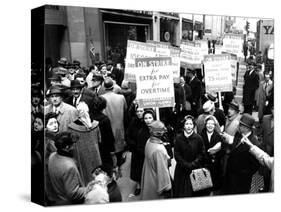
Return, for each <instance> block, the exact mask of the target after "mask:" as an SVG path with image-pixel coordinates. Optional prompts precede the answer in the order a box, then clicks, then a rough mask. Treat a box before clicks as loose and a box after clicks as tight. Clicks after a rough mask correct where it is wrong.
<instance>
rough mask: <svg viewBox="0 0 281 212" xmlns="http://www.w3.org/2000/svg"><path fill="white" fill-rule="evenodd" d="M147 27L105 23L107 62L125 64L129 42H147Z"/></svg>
mask: <svg viewBox="0 0 281 212" xmlns="http://www.w3.org/2000/svg"><path fill="white" fill-rule="evenodd" d="M147 32H148V26H147V25H133V24H132V25H129V24H116V23H105V43H106V48H105V49H106V52H105V54H106V60H111V61H112V62H113V64H116V63H122V64H124V58H125V56H126V49H127V40H136V41H140V42H146V40H147V39H148V35H147Z"/></svg>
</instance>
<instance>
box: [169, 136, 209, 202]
mask: <svg viewBox="0 0 281 212" xmlns="http://www.w3.org/2000/svg"><path fill="white" fill-rule="evenodd" d="M174 151H175V159H176V162H177V164H176V168H175V177H174V185H175V186H174V197H191V196H193V195H194V192H193V190H192V187H191V182H190V178H189V175H190V174H191V171H192V170H193V169H197V168H202V167H203V165H204V164H203V162H204V153H205V148H204V143H203V139H202V137H201V136H200V135H198V134H196V133H193V134H192V135H190V136H189V137H188V138H187V137H186V136H185V135H184V133H183V132H182V133H180V134H179V135H178V136H177V137H176V141H175V150H174Z"/></svg>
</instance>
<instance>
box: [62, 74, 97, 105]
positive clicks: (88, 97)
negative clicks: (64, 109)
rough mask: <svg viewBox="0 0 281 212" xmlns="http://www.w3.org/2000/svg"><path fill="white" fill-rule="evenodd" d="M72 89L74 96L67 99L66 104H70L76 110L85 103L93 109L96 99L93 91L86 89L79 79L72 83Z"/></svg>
mask: <svg viewBox="0 0 281 212" xmlns="http://www.w3.org/2000/svg"><path fill="white" fill-rule="evenodd" d="M70 88H71V91H72V96H70V97H69V98H67V99H65V100H64V102H65V103H67V104H70V105H72V106H74V107H75V108H76V107H77V105H78V104H79V102H85V103H86V104H87V105H88V107H89V108H90V107H91V102H92V101H93V98H94V97H95V93H94V92H93V91H91V90H90V89H87V88H85V87H84V85H83V84H81V83H80V81H79V80H77V79H75V80H72V81H71V87H70Z"/></svg>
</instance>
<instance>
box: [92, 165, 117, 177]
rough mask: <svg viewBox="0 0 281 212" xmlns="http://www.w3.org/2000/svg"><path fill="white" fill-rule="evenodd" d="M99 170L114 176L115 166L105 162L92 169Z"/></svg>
mask: <svg viewBox="0 0 281 212" xmlns="http://www.w3.org/2000/svg"><path fill="white" fill-rule="evenodd" d="M99 171H103V172H105V173H106V174H107V175H108V176H109V177H110V178H111V177H112V176H113V167H112V165H110V164H108V163H104V164H102V165H100V166H98V167H96V168H94V169H93V170H92V174H93V173H99Z"/></svg>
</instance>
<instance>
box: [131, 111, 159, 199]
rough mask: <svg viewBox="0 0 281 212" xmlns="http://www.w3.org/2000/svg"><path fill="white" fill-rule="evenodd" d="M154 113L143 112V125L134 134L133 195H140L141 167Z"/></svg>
mask: <svg viewBox="0 0 281 212" xmlns="http://www.w3.org/2000/svg"><path fill="white" fill-rule="evenodd" d="M155 118H156V117H155V113H154V111H153V110H151V109H146V110H145V111H144V112H143V120H144V123H145V124H143V125H142V127H141V128H139V130H138V132H137V134H136V143H135V150H136V151H135V152H134V156H132V165H131V169H132V171H131V178H132V179H133V180H134V181H136V182H138V184H137V188H136V190H135V193H134V194H135V195H139V194H140V184H141V176H142V167H143V162H144V149H145V145H146V142H147V140H148V139H149V137H150V132H149V125H150V124H151V123H152V122H153V121H154V120H155Z"/></svg>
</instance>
